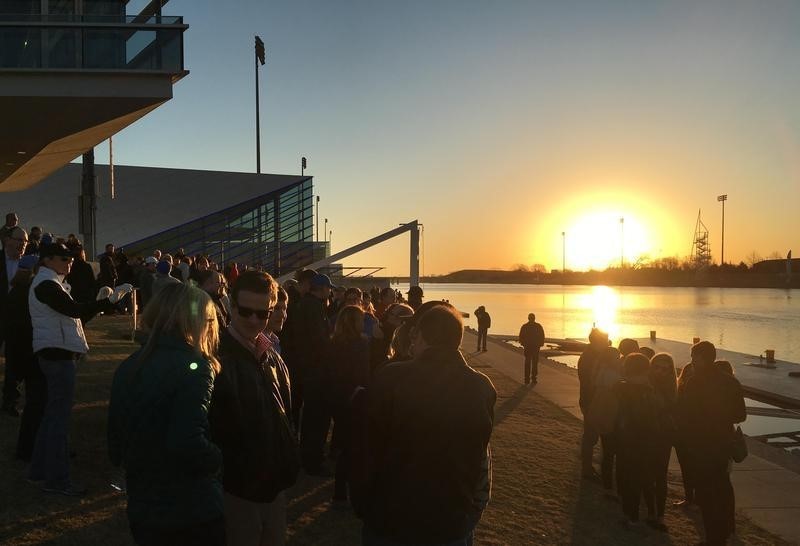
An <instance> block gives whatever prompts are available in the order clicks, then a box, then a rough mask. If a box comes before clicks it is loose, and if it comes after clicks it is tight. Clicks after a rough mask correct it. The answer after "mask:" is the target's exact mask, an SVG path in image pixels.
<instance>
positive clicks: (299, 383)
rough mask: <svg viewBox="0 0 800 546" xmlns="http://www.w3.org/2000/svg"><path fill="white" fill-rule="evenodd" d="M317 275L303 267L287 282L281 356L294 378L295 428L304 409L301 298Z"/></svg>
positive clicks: (293, 414)
mask: <svg viewBox="0 0 800 546" xmlns="http://www.w3.org/2000/svg"><path fill="white" fill-rule="evenodd" d="M316 276H317V272H316V271H314V270H313V269H303V270H300V271H298V272H297V273H296V274H295V279H294V281H295V282H293V283H287V284H286V293H287V294H288V296H289V304H288V306H287V308H286V321H285V322H284V324H283V329H282V330H281V331H280V333H279V334H278V335H279V337H280V338H281V351H282V352H281V356H282V357H283V360H284V361H285V362H286V366H287V367H288V368H289V373H290V375H291V378H292V423H294V427H295V430H300V411H301V410H302V409H303V374H304V370H303V369H302V368H301V366H302V364H303V363H302V362H301V361H300V360H301V359H300V358H299V356H298V351H297V348H296V341H295V340H296V338H297V337H298V336H296V334H295V332H296V330H297V327H298V326H297V324H298V322H299V320H300V319H299V313H298V309H299V307H300V300H302V299H303V296H305V295H306V294H308V292H309V290H311V279H313V278H314V277H316Z"/></svg>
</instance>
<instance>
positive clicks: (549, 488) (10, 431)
mask: <svg viewBox="0 0 800 546" xmlns="http://www.w3.org/2000/svg"><path fill="white" fill-rule="evenodd" d="M129 324H130V321H129V319H127V318H125V317H99V318H97V319H95V320H94V321H93V322H91V323H89V326H88V329H87V333H88V337H89V345H90V347H91V348H92V350H91V353H90V355H89V358H88V359H87V360H86V362H83V363H81V364H80V365H79V370H78V382H77V394H76V404H75V408H74V410H73V420H72V435H71V448H72V449H73V450H74V451H75V452H76V456H75V458H74V459H73V461H72V469H73V470H72V471H73V474H74V476H75V478H76V479H77V480H78V481H81V482H83V483H85V484H86V485H87V486H88V487H89V493H88V494H87V495H86V496H85V497H83V498H81V499H74V498H65V497H60V496H57V495H46V494H44V493H41V492H40V491H39V490H38V489H37V488H36V487H34V486H33V485H30V484H28V483H27V482H26V481H25V471H26V465H25V464H24V463H21V462H19V461H17V460H15V459H14V457H13V453H14V447H15V445H16V435H17V427H18V424H19V421H18V419H14V418H12V417H8V416H5V415H2V416H0V465H1V466H2V468H3V472H2V474H0V544H2V545H4V546H5V545H7V546H12V545H13V546H22V545H33V544H36V545H44V544H47V545H75V546H78V545H80V546H87V545H104V546H127V545H133V541H132V540H131V539H130V534H129V532H128V526H127V520H126V517H125V498H124V496H123V495H122V494H121V493H119V492H117V491H115V490H114V489H113V488H112V487H111V483H112V482H115V481H117V480H118V479H119V473H118V471H117V469H115V468H113V467H112V466H111V465H110V463H109V462H108V457H107V455H106V444H105V435H106V413H107V409H108V395H109V389H110V385H111V377H112V375H113V373H114V370H115V369H116V366H117V364H118V363H119V362H120V361H121V360H122V359H123V358H125V357H126V356H128V355H129V354H130V353H131V352H132V351H133V350H134V345H133V344H132V343H130V342H129V341H128V340H127V339H130V338H129V334H130V330H129V328H130V326H129ZM126 336H128V337H127V339H126ZM0 368H2V366H0ZM480 370H481V371H482V372H484V373H486V374H487V375H488V376H489V377H490V378H491V379H492V381H493V382H494V384H495V387H496V388H497V391H498V394H499V397H498V403H497V408H496V415H497V419H496V424H495V431H494V435H493V440H492V445H493V451H494V490H493V498H492V502H491V504H490V505H489V508H488V509H487V511H486V512H485V513H484V516H483V519H482V521H481V523H480V525H479V526H478V529H477V532H476V541H475V542H476V544H478V545H482V544H510V545H517V544H520V545H522V544H586V545H603V544H609V545H617V544H621V545H625V544H658V545H662V544H663V545H668V544H675V545H685V544H694V543H696V542H698V541H699V540H700V536H701V532H702V531H701V529H702V524H701V522H700V519H699V513H698V512H692V511H689V512H685V511H683V510H677V509H669V508H668V511H667V520H666V523H667V524H668V526H669V533H657V532H655V531H651V530H649V529H641V530H636V531H629V530H627V529H625V528H623V527H622V525H621V524H620V521H621V519H622V517H621V509H620V506H619V504H618V503H616V502H614V501H612V500H609V499H608V498H606V497H605V496H604V495H603V492H602V489H601V487H600V486H599V485H597V484H594V483H586V482H583V481H581V480H580V478H579V476H580V463H579V460H578V442H579V439H580V432H581V425H580V422H579V421H578V420H577V419H575V418H574V417H572V416H571V415H569V414H567V413H565V412H564V411H562V410H561V409H559V408H558V407H556V406H554V405H552V404H550V403H549V402H547V401H545V400H543V399H542V398H541V397H539V396H538V395H537V394H536V393H535V392H534V391H531V390H530V389H528V388H526V387H523V386H520V385H519V384H518V383H515V382H514V381H512V380H510V379H508V378H507V377H505V376H504V375H502V374H500V373H498V372H496V371H494V370H493V369H492V368H480ZM0 371H2V370H0ZM679 487H680V484H678V483H671V484H670V498H669V499H668V503H671V501H672V500H675V499H677V498H679ZM332 495H333V481H332V480H326V479H320V478H309V477H303V478H301V480H300V481H299V483H298V484H297V485H295V486H294V487H293V488H292V490H291V491H290V498H291V500H290V502H289V537H288V542H289V544H293V545H324V544H331V545H346V544H360V540H359V534H360V524H359V522H358V520H357V519H356V518H355V517H354V516H353V515H352V513H350V512H349V511H341V510H334V509H332V508H331V505H330V502H329V501H330V499H331V497H332ZM737 533H738V534H737V537H736V543H739V544H748V545H749V544H754V545H781V544H786V543H785V542H783V541H781V540H780V539H779V538H777V537H775V536H773V535H770V534H769V533H767V532H765V531H763V530H761V529H759V528H758V527H756V526H754V525H753V524H751V523H750V522H749V521H747V520H745V519H744V518H742V517H739V521H738V523H737Z"/></svg>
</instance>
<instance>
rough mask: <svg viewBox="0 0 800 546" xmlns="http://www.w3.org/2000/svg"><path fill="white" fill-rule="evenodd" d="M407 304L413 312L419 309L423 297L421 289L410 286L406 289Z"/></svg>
mask: <svg viewBox="0 0 800 546" xmlns="http://www.w3.org/2000/svg"><path fill="white" fill-rule="evenodd" d="M406 294H408V304H409V305H410V306H411V308H412V309H414V311H416V310H417V309H419V307H420V305H422V299H423V298H424V297H425V296H424V292H423V291H422V288H421V287H419V286H412V287H411V288H409V289H408V292H406Z"/></svg>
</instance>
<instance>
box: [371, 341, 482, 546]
mask: <svg viewBox="0 0 800 546" xmlns="http://www.w3.org/2000/svg"><path fill="white" fill-rule="evenodd" d="M367 396H368V411H367V415H368V419H369V424H368V441H369V463H368V469H369V470H368V476H367V499H366V502H365V505H364V516H365V520H366V525H368V526H369V527H370V529H372V530H373V531H374V532H375V533H376V534H378V535H379V536H381V537H384V538H387V539H389V540H392V541H397V542H408V543H413V544H416V543H431V544H438V543H449V542H451V541H455V540H458V539H460V538H463V537H464V536H465V535H466V534H467V533H468V532H470V531H471V530H472V529H473V528H474V526H475V524H476V523H477V521H478V519H479V517H480V513H481V510H482V508H483V506H484V505H485V502H486V499H487V495H488V481H487V480H488V474H487V473H488V459H487V456H488V444H489V438H490V436H491V433H492V427H493V423H494V404H495V401H496V399H497V394H496V392H495V390H494V387H493V385H492V383H491V381H489V379H488V378H487V377H486V376H485V375H483V374H481V373H479V372H477V371H475V370H473V369H472V368H470V367H469V366H468V365H467V363H466V362H465V361H464V358H463V357H462V356H461V353H460V352H459V351H458V350H455V349H448V348H445V347H431V348H428V349H427V350H426V351H424V352H423V353H422V354H421V355H419V356H418V357H417V358H415V359H414V360H411V361H408V362H401V363H397V364H390V365H388V366H386V367H385V368H384V369H383V370H382V371H381V372H380V373H378V374H376V376H375V377H374V378H373V380H372V383H371V384H370V387H369V389H368V390H367ZM479 491H480V493H479Z"/></svg>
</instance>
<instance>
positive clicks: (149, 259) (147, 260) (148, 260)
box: [144, 256, 158, 265]
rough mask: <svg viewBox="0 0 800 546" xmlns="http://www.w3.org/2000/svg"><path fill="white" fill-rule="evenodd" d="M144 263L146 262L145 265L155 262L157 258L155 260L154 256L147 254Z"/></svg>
mask: <svg viewBox="0 0 800 546" xmlns="http://www.w3.org/2000/svg"><path fill="white" fill-rule="evenodd" d="M144 263H146V264H147V265H150V264H157V263H158V260H156V257H155V256H148V257H147V258H145V259H144Z"/></svg>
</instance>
